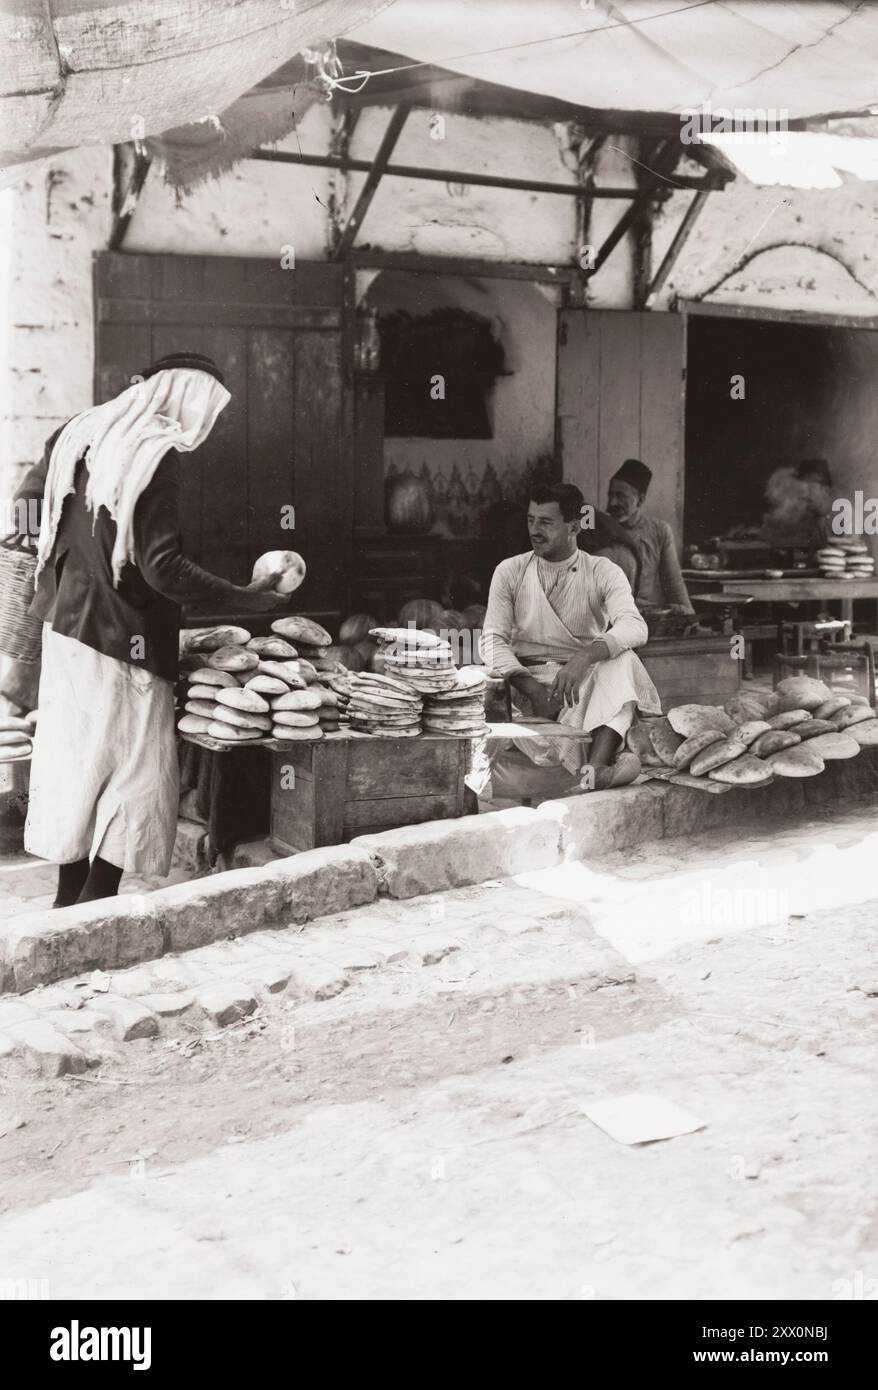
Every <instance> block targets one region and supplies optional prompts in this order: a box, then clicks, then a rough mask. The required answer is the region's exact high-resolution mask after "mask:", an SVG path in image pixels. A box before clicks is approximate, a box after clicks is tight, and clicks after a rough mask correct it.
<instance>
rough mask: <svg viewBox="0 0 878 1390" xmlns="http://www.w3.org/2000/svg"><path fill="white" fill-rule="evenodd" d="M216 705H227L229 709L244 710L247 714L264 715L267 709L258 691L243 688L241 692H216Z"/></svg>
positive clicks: (238, 690) (265, 702) (266, 703)
mask: <svg viewBox="0 0 878 1390" xmlns="http://www.w3.org/2000/svg"><path fill="white" fill-rule="evenodd" d="M216 698H217V703H218V704H220V705H228V706H229V707H230V708H231V709H239V710H246V712H247V713H248V714H264V713H265V712H266V710H267V709H268V701H267V700H263V698H262V696H261V695H260V694H259V691H258V690H251V689H249V688H248V687H247V686H244V688H243V690H242V689H241V688H240V687H239V688H238V689H237V690H218V691H217V693H216Z"/></svg>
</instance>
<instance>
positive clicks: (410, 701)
mask: <svg viewBox="0 0 878 1390" xmlns="http://www.w3.org/2000/svg"><path fill="white" fill-rule="evenodd" d="M349 684H350V699H349V700H348V702H347V709H346V711H345V713H344V715H343V716H342V718H343V720H344V721H345V723H346V724H347V726H348V727H349V728H350V729H353V730H354V732H355V733H360V734H378V735H380V736H381V737H382V738H415V737H417V735H418V734H419V733H420V732H421V709H422V700H421V697H420V695H419V694H418V692H417V691H416V690H413V689H412V687H411V686H410V685H408V684H407V683H406V682H405V681H402V680H400V679H399V677H398V676H394V675H391V674H390V673H389V672H387V673H381V672H378V671H352V672H351V676H350V682H349Z"/></svg>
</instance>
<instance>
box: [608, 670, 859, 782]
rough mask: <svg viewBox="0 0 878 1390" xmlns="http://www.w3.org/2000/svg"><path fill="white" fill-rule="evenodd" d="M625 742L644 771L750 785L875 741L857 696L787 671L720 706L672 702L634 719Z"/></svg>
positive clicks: (797, 773) (812, 768) (808, 770)
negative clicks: (766, 687)
mask: <svg viewBox="0 0 878 1390" xmlns="http://www.w3.org/2000/svg"><path fill="white" fill-rule="evenodd" d="M627 744H628V747H629V748H630V749H631V750H632V751H633V752H635V753H636V754H637V755H638V757H639V758H640V760H641V763H642V764H643V767H644V770H645V771H646V772H647V773H648V774H649V775H650V776H653V777H655V776H658V777H660V778H665V779H667V780H670V781H674V782H684V783H691V782H697V781H698V779H699V778H707V779H709V780H710V781H713V782H719V783H725V784H726V785H728V786H737V787H755V786H763V785H765V784H766V783H768V782H771V781H772V780H773V779H774V778H775V777H815V776H816V775H817V774H818V773H820V772H822V771H823V769H824V767H825V765H826V762H827V761H829V760H832V759H836V758H853V757H856V755H857V753H859V751H860V749H861V748H865V747H873V746H875V745H878V718H876V716H875V711H874V710H873V709H872V707H871V705H870V704H869V702H868V700H867V698H866V696H865V695H859V694H855V693H848V694H841V693H839V692H838V691H834V690H831V689H830V688H829V686H827V685H825V684H824V683H823V681H820V680H815V679H814V677H812V676H803V675H801V676H789V677H788V678H787V679H786V680H782V681H780V682H779V684H778V686H777V688H776V689H775V690H774V691H758V690H752V691H751V690H747V691H742V692H740V693H738V694H736V695H733V696H732V697H731V698H730V699H729V700H727V701H726V703H725V705H724V706H723V707H720V706H718V705H697V704H689V705H678V706H676V708H674V709H671V710H669V711H668V713H667V715H664V716H662V717H661V718H647V719H640V720H638V721H637V722H636V723H635V724H633V725H632V727H631V728H630V729H629V731H628V735H627Z"/></svg>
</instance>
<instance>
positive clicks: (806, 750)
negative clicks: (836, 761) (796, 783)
mask: <svg viewBox="0 0 878 1390" xmlns="http://www.w3.org/2000/svg"><path fill="white" fill-rule="evenodd" d="M765 761H766V762H767V763H768V765H769V766H770V767H771V768H772V769H773V770H774V771H775V772H776V773H777V775H778V776H779V777H816V776H817V774H818V772H822V771H823V767H824V763H823V759H822V758H821V756H820V754H819V753H818V752H817V751H816V750H815V749H814V747H813V746H812V745H811V744H810V743H800V744H798V745H797V746H796V747H795V748H782V749H781V751H780V752H779V753H772V754H771V755H770V757H768V758H766V760H765Z"/></svg>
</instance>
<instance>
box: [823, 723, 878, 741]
mask: <svg viewBox="0 0 878 1390" xmlns="http://www.w3.org/2000/svg"><path fill="white" fill-rule="evenodd" d="M827 737H828V735H827ZM838 737H839V738H852V739H853V740H854V741H855V742H856V745H857V747H858V748H874V747H875V745H876V744H878V719H863V720H861V721H860V723H859V724H851V725H849V726H848V728H847V729H846V730H845V732H844V733H843V734H839V735H838Z"/></svg>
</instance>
